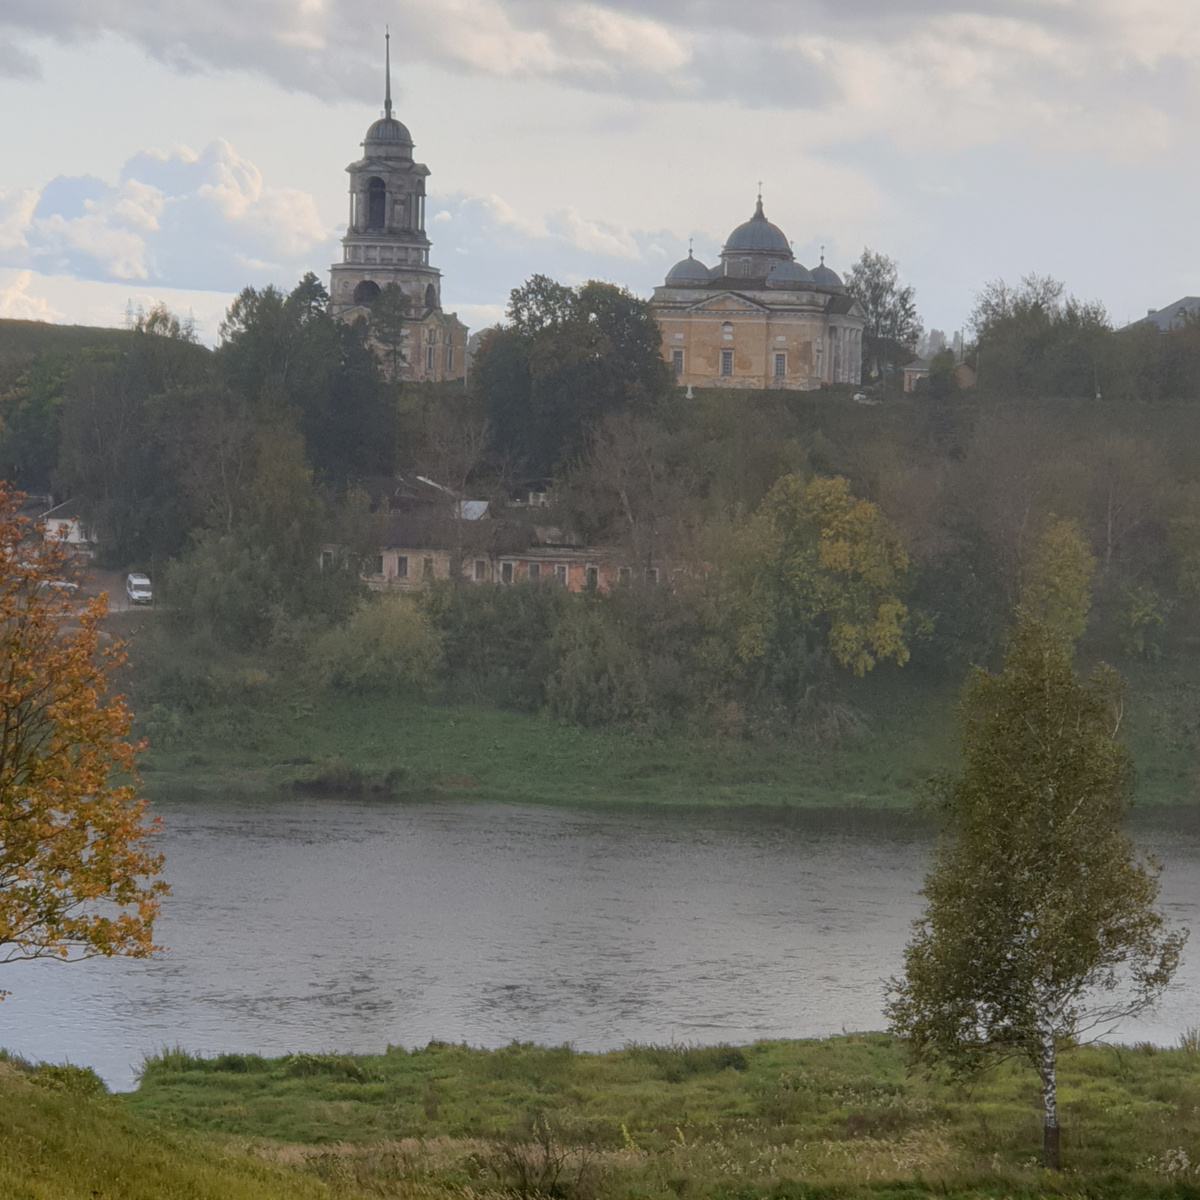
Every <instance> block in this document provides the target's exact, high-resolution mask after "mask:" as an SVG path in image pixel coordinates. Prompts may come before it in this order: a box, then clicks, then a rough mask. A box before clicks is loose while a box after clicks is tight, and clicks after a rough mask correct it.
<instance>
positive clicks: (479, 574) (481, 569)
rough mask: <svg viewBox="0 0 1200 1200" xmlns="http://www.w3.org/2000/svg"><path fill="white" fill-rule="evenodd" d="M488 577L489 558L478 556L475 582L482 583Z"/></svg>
mask: <svg viewBox="0 0 1200 1200" xmlns="http://www.w3.org/2000/svg"><path fill="white" fill-rule="evenodd" d="M485 579H487V559H485V558H477V559H476V560H475V582H476V583H482V582H483V581H484V580H485Z"/></svg>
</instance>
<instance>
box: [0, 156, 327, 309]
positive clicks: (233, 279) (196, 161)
mask: <svg viewBox="0 0 1200 1200" xmlns="http://www.w3.org/2000/svg"><path fill="white" fill-rule="evenodd" d="M335 246H336V242H335V240H334V238H333V234H332V232H331V231H330V230H328V229H326V228H325V227H324V226H323V225H322V223H321V221H320V218H319V216H318V214H317V209H316V204H315V202H314V201H313V198H312V197H311V196H309V195H308V194H307V193H304V192H300V191H297V190H295V189H292V188H271V187H268V186H267V185H266V184H265V183H264V181H263V178H262V173H261V172H260V171H259V170H258V168H257V167H256V166H255V165H254V164H253V163H252V162H250V161H249V160H248V159H246V158H244V157H242V156H241V155H239V154H238V153H237V151H236V150H235V149H234V148H233V147H232V146H231V145H230V144H229V143H228V142H227V141H225V140H224V139H217V140H216V141H214V142H212V143H211V144H210V145H208V146H207V147H205V149H204V150H203V151H201V152H200V153H199V154H197V153H195V152H194V151H192V150H190V149H188V148H187V147H177V148H175V149H174V150H172V151H170V152H169V153H165V154H164V153H158V152H145V153H141V154H138V155H135V156H134V157H133V158H131V159H130V160H129V161H128V162H127V163H126V164H125V165H124V167H123V168H122V169H121V172H120V175H119V178H118V179H117V180H116V182H114V183H108V182H106V181H105V180H102V179H96V178H94V177H92V176H81V177H68V176H60V177H58V178H57V179H53V180H51V181H50V183H48V184H47V185H46V186H45V187H44V188H43V189H42V191H41V193H40V195H39V194H37V193H31V192H28V191H25V192H19V193H11V194H0V261H3V262H7V263H8V264H9V265H11V266H31V267H34V268H36V269H37V270H38V271H41V272H44V273H46V274H52V275H69V276H73V277H75V278H77V279H91V280H100V281H131V282H133V281H144V282H147V283H154V284H157V285H161V286H166V287H177V288H189V289H198V290H205V291H230V290H237V289H240V288H241V287H243V286H244V285H246V284H248V283H250V284H262V283H267V282H282V283H288V282H290V281H291V280H294V279H295V278H296V276H297V275H299V274H301V273H302V272H303V271H304V270H306V269H308V268H309V267H310V266H311V265H312V261H313V258H314V257H316V258H317V259H318V260H320V259H324V260H326V261H331V257H330V256H331V255H332V254H333V251H334V248H335ZM322 265H324V264H322Z"/></svg>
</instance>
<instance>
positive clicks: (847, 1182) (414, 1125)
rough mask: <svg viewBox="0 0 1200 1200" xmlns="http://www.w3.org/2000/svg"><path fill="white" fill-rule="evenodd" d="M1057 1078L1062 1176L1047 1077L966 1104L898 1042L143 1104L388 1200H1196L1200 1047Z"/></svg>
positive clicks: (295, 1076) (244, 1082) (182, 1081)
mask: <svg viewBox="0 0 1200 1200" xmlns="http://www.w3.org/2000/svg"><path fill="white" fill-rule="evenodd" d="M1061 1078H1062V1082H1061V1093H1060V1095H1061V1104H1062V1111H1063V1123H1064V1131H1063V1152H1064V1165H1065V1168H1066V1169H1065V1171H1064V1173H1063V1174H1062V1175H1061V1176H1058V1177H1054V1176H1048V1175H1046V1174H1045V1173H1043V1172H1042V1171H1041V1170H1040V1169H1039V1168H1038V1167H1037V1165H1036V1159H1037V1156H1038V1154H1039V1151H1040V1116H1039V1112H1038V1102H1039V1096H1038V1086H1037V1081H1036V1079H1035V1077H1034V1075H1033V1072H1032V1071H1031V1070H1029V1069H1028V1068H1026V1067H1023V1066H1020V1065H1018V1064H1008V1065H1004V1066H1001V1067H1000V1068H998V1069H996V1070H994V1071H992V1072H991V1073H989V1074H988V1075H986V1076H984V1077H982V1078H981V1079H980V1080H978V1081H977V1082H976V1084H975V1085H974V1086H973V1087H972V1088H970V1089H968V1088H963V1087H959V1086H955V1085H952V1084H949V1083H946V1082H931V1081H928V1080H925V1079H923V1078H921V1077H917V1076H910V1075H909V1074H908V1073H907V1072H906V1068H905V1061H904V1057H903V1054H902V1051H901V1048H900V1047H899V1046H898V1045H897V1044H896V1043H894V1042H893V1040H892V1039H891V1038H889V1037H888V1036H886V1035H883V1034H861V1035H850V1036H846V1037H841V1038H833V1039H828V1040H825V1041H799V1042H781V1041H775V1042H759V1043H755V1044H754V1045H751V1046H746V1047H741V1048H737V1047H729V1046H718V1047H706V1048H700V1047H637V1046H631V1047H627V1048H626V1049H624V1050H620V1051H616V1052H612V1053H608V1054H577V1053H574V1052H573V1051H572V1050H570V1049H569V1048H567V1047H558V1048H544V1047H538V1046H531V1045H512V1046H509V1047H506V1048H504V1049H502V1050H496V1051H490V1052H489V1051H483V1050H475V1049H468V1048H467V1047H465V1046H451V1045H445V1044H441V1043H431V1044H430V1045H429V1046H428V1047H426V1048H424V1049H421V1050H414V1051H411V1052H406V1051H404V1050H402V1049H398V1048H389V1050H388V1052H387V1053H386V1054H383V1055H377V1056H363V1057H351V1056H340V1055H292V1056H289V1057H287V1058H281V1059H262V1058H258V1057H255V1056H246V1055H223V1056H220V1057H218V1058H214V1059H203V1058H195V1057H192V1056H191V1055H188V1054H186V1053H184V1052H182V1051H171V1052H167V1053H164V1054H163V1055H161V1056H159V1057H157V1058H153V1059H151V1060H149V1061H148V1062H147V1064H146V1067H145V1072H144V1075H143V1078H142V1081H141V1085H140V1087H139V1089H138V1090H137V1091H136V1092H134V1093H131V1094H130V1095H129V1096H128V1097H127V1098H126V1100H125V1103H126V1105H127V1106H128V1109H129V1111H130V1112H131V1114H136V1115H137V1116H138V1117H139V1118H140V1119H142V1120H146V1121H157V1122H160V1123H162V1124H164V1125H168V1126H179V1125H182V1126H185V1127H188V1128H191V1129H194V1130H198V1131H205V1132H207V1133H209V1134H222V1135H225V1136H239V1137H250V1138H265V1139H272V1140H274V1141H275V1142H277V1143H280V1144H284V1145H293V1146H301V1147H303V1146H307V1147H309V1149H308V1150H307V1151H296V1152H295V1154H296V1157H298V1158H300V1159H303V1160H304V1161H305V1162H307V1163H308V1164H309V1165H310V1166H311V1165H312V1164H314V1163H316V1164H324V1165H325V1168H328V1167H329V1164H330V1163H332V1162H334V1161H338V1162H340V1163H342V1165H343V1167H344V1168H346V1169H349V1168H350V1167H353V1168H354V1169H355V1170H356V1171H357V1172H358V1173H357V1176H356V1178H357V1179H358V1182H359V1183H360V1184H367V1183H371V1184H372V1185H373V1186H374V1185H375V1184H378V1186H379V1188H380V1190H379V1192H378V1194H380V1195H394V1194H395V1195H399V1194H407V1193H406V1191H405V1189H406V1188H411V1187H412V1186H414V1185H417V1184H420V1185H423V1186H431V1185H432V1186H441V1187H444V1188H446V1189H450V1190H455V1191H459V1192H460V1193H462V1192H464V1191H465V1190H466V1189H470V1192H471V1193H472V1194H474V1195H481V1194H483V1195H487V1194H495V1193H497V1192H499V1193H502V1194H509V1195H512V1194H514V1193H516V1194H522V1192H523V1191H524V1193H525V1194H529V1192H530V1187H529V1185H530V1178H531V1176H537V1175H538V1173H539V1172H546V1171H548V1170H549V1169H550V1168H551V1167H553V1166H555V1165H557V1168H558V1171H559V1175H558V1176H557V1184H556V1186H557V1188H558V1190H557V1191H554V1189H550V1191H551V1194H556V1195H559V1196H563V1197H567V1198H568V1200H571V1198H577V1200H587V1198H592V1197H609V1196H612V1197H618V1196H619V1197H629V1198H633V1197H647V1198H649V1197H663V1198H664V1200H669V1198H671V1197H683V1196H689V1197H690V1196H694V1197H696V1198H698V1200H699V1198H700V1197H713V1198H714V1200H716V1198H721V1200H724V1198H726V1197H729V1198H736V1200H757V1198H759V1197H770V1198H771V1200H785V1198H790V1197H796V1198H797V1200H799V1198H800V1197H813V1198H814V1200H815V1197H817V1196H827V1197H834V1196H846V1197H850V1196H868V1195H882V1196H892V1197H896V1196H914V1197H916V1196H928V1195H946V1196H985V1195H987V1196H995V1197H999V1196H1009V1197H1018V1196H1021V1197H1033V1196H1041V1195H1056V1196H1057V1195H1062V1196H1089V1197H1114V1198H1115V1197H1127V1196H1145V1197H1150V1196H1162V1197H1166V1196H1176V1197H1179V1198H1180V1200H1182V1198H1183V1197H1195V1196H1200V1169H1198V1168H1197V1166H1196V1165H1195V1164H1194V1163H1193V1161H1192V1160H1193V1159H1194V1158H1196V1157H1197V1156H1196V1154H1195V1148H1196V1146H1197V1145H1198V1144H1200V1059H1198V1058H1197V1055H1196V1053H1195V1052H1194V1050H1192V1051H1186V1050H1182V1049H1179V1050H1171V1051H1166V1050H1155V1049H1154V1048H1153V1047H1138V1048H1132V1049H1130V1048H1111V1047H1091V1048H1083V1049H1077V1050H1073V1051H1069V1052H1068V1053H1066V1054H1065V1055H1064V1061H1063V1069H1062V1076H1061ZM541 1178H542V1180H543V1183H544V1182H545V1178H544V1175H543V1176H541ZM389 1187H391V1188H394V1189H395V1190H394V1191H391V1190H387V1189H388V1188H389ZM532 1190H534V1191H536V1190H538V1189H537V1188H533V1189H532ZM541 1190H546V1189H545V1188H543V1189H541Z"/></svg>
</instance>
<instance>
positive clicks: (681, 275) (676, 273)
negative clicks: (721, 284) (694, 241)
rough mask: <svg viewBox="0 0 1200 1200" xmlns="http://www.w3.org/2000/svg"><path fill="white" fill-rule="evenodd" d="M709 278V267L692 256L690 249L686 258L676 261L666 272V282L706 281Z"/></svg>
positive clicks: (710, 276) (687, 282)
mask: <svg viewBox="0 0 1200 1200" xmlns="http://www.w3.org/2000/svg"><path fill="white" fill-rule="evenodd" d="M711 278H712V275H711V273H710V271H709V269H708V268H707V267H706V266H705V265H704V264H703V263H702V262H701V261H700V260H699V259H698V258H693V257H692V252H691V251H690V250H689V251H688V256H687V258H685V259H682V260H681V261H679V262H677V263H676V264H675V265H674V266H673V267H672V268H671V269H670V270H669V271H668V272H667V282H668V283H683V284H689V283H707V282H708V280H709V279H711Z"/></svg>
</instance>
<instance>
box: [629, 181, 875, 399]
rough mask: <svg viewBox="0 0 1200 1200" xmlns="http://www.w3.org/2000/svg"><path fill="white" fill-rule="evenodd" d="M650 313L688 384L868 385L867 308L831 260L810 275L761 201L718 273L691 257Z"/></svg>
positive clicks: (657, 295)
mask: <svg viewBox="0 0 1200 1200" xmlns="http://www.w3.org/2000/svg"><path fill="white" fill-rule="evenodd" d="M651 305H652V307H653V309H654V314H655V316H656V317H657V318H658V323H659V325H660V326H661V327H662V333H663V355H664V356H665V357H666V360H667V362H668V363H669V364H670V365H671V366H672V367H673V368H674V370H675V377H676V379H677V380H678V381H679V383H681V384H693V385H695V386H697V387H732V388H797V389H802V390H809V389H812V388H818V387H820V386H821V385H822V384H832V383H844V384H854V385H857V384H858V383H860V382H861V380H862V333H863V326H864V325H865V323H866V321H865V317H866V314H865V313H864V311H863V308H862V306H861V305H860V304H859V303H858V301H857V300H856V299H855V298H854V297H853V296H851V295H850V294H849V293H848V292H847V291H846V288H845V286H844V285H843V284H842V281H841V279H840V278H838V276H837V275H836V274H835V273H834V272H833V271H832V270H830V269H829V268H828V267H827V266H826V265H825V258H824V255H822V257H821V263H820V265H819V266H817V267H814V268H813V269H812V270H811V271H809V270H807V269H806V268H805V267H804V266H802V265H801V264H800V263H798V262H797V261H796V256H795V255H794V254H793V253H792V248H791V245H790V243H789V242H788V239H787V237H786V236H785V235H784V233H783V231H782V230H781V229H780V228H779V227H778V226H777V225H772V224H771V222H770V221H768V220H767V218H766V216H765V215H764V214H763V204H762V196H759V198H758V205H757V207H756V208H755V210H754V215H753V216H752V217H751V218H750V220H749V221H747V222H746V223H745V224H743V225H739V226H738V227H737V228H736V229H735V230H734V231H733V232H732V233H731V234H730V235H729V239H728V240H727V241H726V243H725V246H724V248H723V249H722V250H721V259H720V262H718V263H717V265H716V266H715V267H712V268H709V267H707V266H705V265H704V263H702V262H700V260H699V259H697V258H695V257H693V255H692V254H691V252H689V253H688V256H687V258H685V259H684V260H683V261H682V262H678V263H676V264H675V266H673V267H672V268H671V269H670V271H668V272H667V278H666V281H665V282H664V283H663V285H662V287H658V288H655V289H654V298H653V300H652V301H651Z"/></svg>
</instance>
